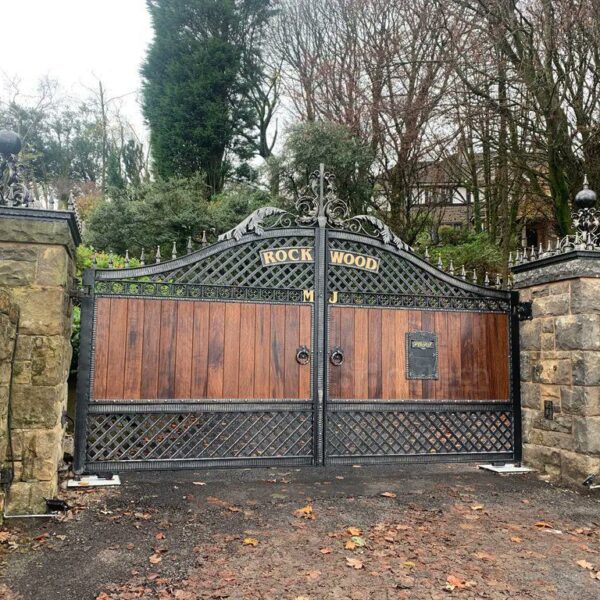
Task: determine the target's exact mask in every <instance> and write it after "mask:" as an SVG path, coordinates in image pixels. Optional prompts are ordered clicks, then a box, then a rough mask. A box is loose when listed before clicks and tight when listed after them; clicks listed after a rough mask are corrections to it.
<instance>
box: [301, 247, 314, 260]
mask: <svg viewBox="0 0 600 600" xmlns="http://www.w3.org/2000/svg"><path fill="white" fill-rule="evenodd" d="M300 250H301V252H302V255H301V257H300V260H301V261H302V262H312V259H313V257H312V253H311V250H310V248H300Z"/></svg>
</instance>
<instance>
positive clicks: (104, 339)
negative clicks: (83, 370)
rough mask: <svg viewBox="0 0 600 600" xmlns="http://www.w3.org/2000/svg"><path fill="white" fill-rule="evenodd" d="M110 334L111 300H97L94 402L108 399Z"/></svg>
mask: <svg viewBox="0 0 600 600" xmlns="http://www.w3.org/2000/svg"><path fill="white" fill-rule="evenodd" d="M109 333H110V298H97V299H96V331H95V336H94V386H93V397H92V400H103V399H105V398H106V374H107V373H108V344H109Z"/></svg>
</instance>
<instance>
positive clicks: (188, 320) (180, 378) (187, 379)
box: [173, 300, 194, 399]
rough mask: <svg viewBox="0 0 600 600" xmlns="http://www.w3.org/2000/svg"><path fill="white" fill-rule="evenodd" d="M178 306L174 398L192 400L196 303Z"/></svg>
mask: <svg viewBox="0 0 600 600" xmlns="http://www.w3.org/2000/svg"><path fill="white" fill-rule="evenodd" d="M178 304H179V306H178V308H177V348H176V352H175V394H174V396H173V397H174V398H180V399H190V398H191V397H192V360H193V345H194V340H193V336H194V303H193V302H189V301H187V300H180V301H179V302H178Z"/></svg>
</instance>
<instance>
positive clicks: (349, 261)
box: [344, 252, 356, 266]
mask: <svg viewBox="0 0 600 600" xmlns="http://www.w3.org/2000/svg"><path fill="white" fill-rule="evenodd" d="M355 258H356V257H355V256H354V254H350V252H346V254H344V264H345V265H348V266H352V265H353V264H354V259H355Z"/></svg>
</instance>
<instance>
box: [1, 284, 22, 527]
mask: <svg viewBox="0 0 600 600" xmlns="http://www.w3.org/2000/svg"><path fill="white" fill-rule="evenodd" d="M18 321H19V309H18V308H17V305H16V304H15V303H14V302H13V299H12V294H11V293H10V291H9V290H7V289H5V288H0V468H4V467H8V466H9V443H8V442H9V435H8V399H9V395H10V385H11V377H12V361H13V357H14V351H15V343H16V341H17V324H18ZM6 484H7V482H4V483H3V485H0V523H1V522H2V513H3V511H4V497H5V487H6Z"/></svg>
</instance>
